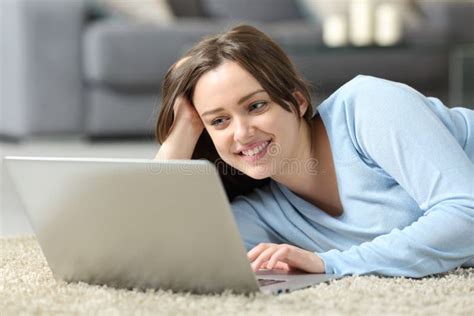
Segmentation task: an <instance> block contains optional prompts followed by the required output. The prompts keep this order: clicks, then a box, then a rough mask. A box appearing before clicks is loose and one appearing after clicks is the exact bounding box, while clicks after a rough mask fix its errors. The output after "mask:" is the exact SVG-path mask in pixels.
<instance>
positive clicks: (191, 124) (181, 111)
mask: <svg viewBox="0 0 474 316" xmlns="http://www.w3.org/2000/svg"><path fill="white" fill-rule="evenodd" d="M173 113H174V121H173V124H172V125H171V128H170V134H171V133H172V132H173V129H174V128H175V126H176V125H180V124H182V125H183V126H186V127H187V128H191V129H192V130H193V131H194V133H195V134H196V135H195V136H196V137H197V138H199V136H200V135H201V133H202V131H203V130H204V124H203V123H202V120H201V117H199V113H198V112H197V111H196V109H195V108H194V106H193V105H192V103H191V101H189V100H188V99H187V98H185V97H184V96H182V95H181V96H179V97H177V98H176V101H175V102H174V105H173Z"/></svg>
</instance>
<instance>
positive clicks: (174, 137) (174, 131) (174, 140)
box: [155, 97, 204, 160]
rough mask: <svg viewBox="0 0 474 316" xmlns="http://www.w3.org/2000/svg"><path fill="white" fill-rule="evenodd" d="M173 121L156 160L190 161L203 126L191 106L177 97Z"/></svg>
mask: <svg viewBox="0 0 474 316" xmlns="http://www.w3.org/2000/svg"><path fill="white" fill-rule="evenodd" d="M174 117H175V120H174V122H173V125H172V126H171V132H170V134H169V136H168V138H167V139H166V141H165V142H164V143H163V144H162V145H161V147H160V149H159V150H158V153H157V154H156V156H155V159H156V160H168V159H191V157H192V155H193V152H194V148H195V147H196V144H197V142H198V139H199V136H200V135H201V133H202V131H203V130H204V125H203V123H202V121H201V118H200V117H199V114H198V113H197V112H196V110H195V109H194V107H193V106H192V104H191V103H190V102H189V101H188V100H186V99H184V98H183V97H179V98H177V99H176V103H175V105H174Z"/></svg>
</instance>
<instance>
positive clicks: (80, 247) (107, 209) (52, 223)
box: [4, 157, 341, 294]
mask: <svg viewBox="0 0 474 316" xmlns="http://www.w3.org/2000/svg"><path fill="white" fill-rule="evenodd" d="M4 165H5V167H6V171H7V173H8V174H9V175H10V176H11V178H12V181H13V183H14V185H15V186H16V189H17V192H18V194H19V196H20V198H21V200H22V201H23V203H24V206H25V209H26V213H27V216H28V218H29V220H30V222H31V226H32V228H33V230H34V232H35V234H36V237H37V240H38V242H39V244H40V246H41V249H42V251H43V253H44V256H45V258H46V260H47V262H48V265H49V267H50V268H51V271H52V272H53V275H54V277H55V278H56V279H57V280H64V281H66V282H79V281H82V282H86V283H89V284H101V285H102V284H105V285H108V286H112V287H118V288H129V289H132V288H137V289H146V288H155V289H166V290H172V291H175V292H182V291H184V292H193V293H198V294H205V293H221V292H223V291H226V290H230V291H232V292H234V293H252V292H259V291H260V292H264V293H274V294H278V293H283V292H290V291H292V290H296V289H301V288H305V287H308V286H311V285H314V284H318V283H321V282H328V281H330V280H332V279H337V278H340V277H341V276H338V275H334V274H308V273H304V272H286V271H282V270H260V271H259V272H257V273H254V272H253V271H252V269H251V265H250V262H249V259H248V258H247V252H246V249H245V247H244V244H243V242H242V240H241V238H240V235H239V231H238V228H237V225H236V223H235V220H234V217H233V214H232V210H231V207H230V204H229V202H228V199H227V196H226V193H225V191H224V187H223V185H222V183H221V180H220V177H219V175H218V173H217V170H216V168H215V166H214V165H213V164H212V163H210V162H208V161H204V160H166V161H156V160H147V159H133V160H131V159H100V158H56V157H5V159H4Z"/></svg>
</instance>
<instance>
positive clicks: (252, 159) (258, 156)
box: [239, 140, 272, 162]
mask: <svg viewBox="0 0 474 316" xmlns="http://www.w3.org/2000/svg"><path fill="white" fill-rule="evenodd" d="M264 142H266V141H264ZM264 142H263V143H264ZM268 142H269V143H268V145H267V146H266V147H265V148H264V149H263V150H262V151H261V152H259V153H258V154H256V155H255V156H245V155H244V154H239V157H240V158H242V160H244V161H246V162H256V161H257V160H260V159H262V158H263V157H264V156H265V155H266V154H267V152H268V148H270V145H271V144H272V141H271V140H269V141H268ZM261 143H262V142H260V143H259V144H261Z"/></svg>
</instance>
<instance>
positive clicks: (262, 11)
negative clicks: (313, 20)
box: [202, 0, 302, 22]
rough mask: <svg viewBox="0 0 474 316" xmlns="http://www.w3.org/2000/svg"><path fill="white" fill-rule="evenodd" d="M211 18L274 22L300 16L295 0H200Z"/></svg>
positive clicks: (295, 18)
mask: <svg viewBox="0 0 474 316" xmlns="http://www.w3.org/2000/svg"><path fill="white" fill-rule="evenodd" d="M202 6H203V9H204V11H205V12H206V13H207V15H208V16H209V17H211V18H226V19H228V18H232V19H243V20H248V21H261V22H274V21H284V20H298V19H301V18H302V14H301V12H300V8H299V7H298V3H297V1H296V0H258V1H257V0H202Z"/></svg>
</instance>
